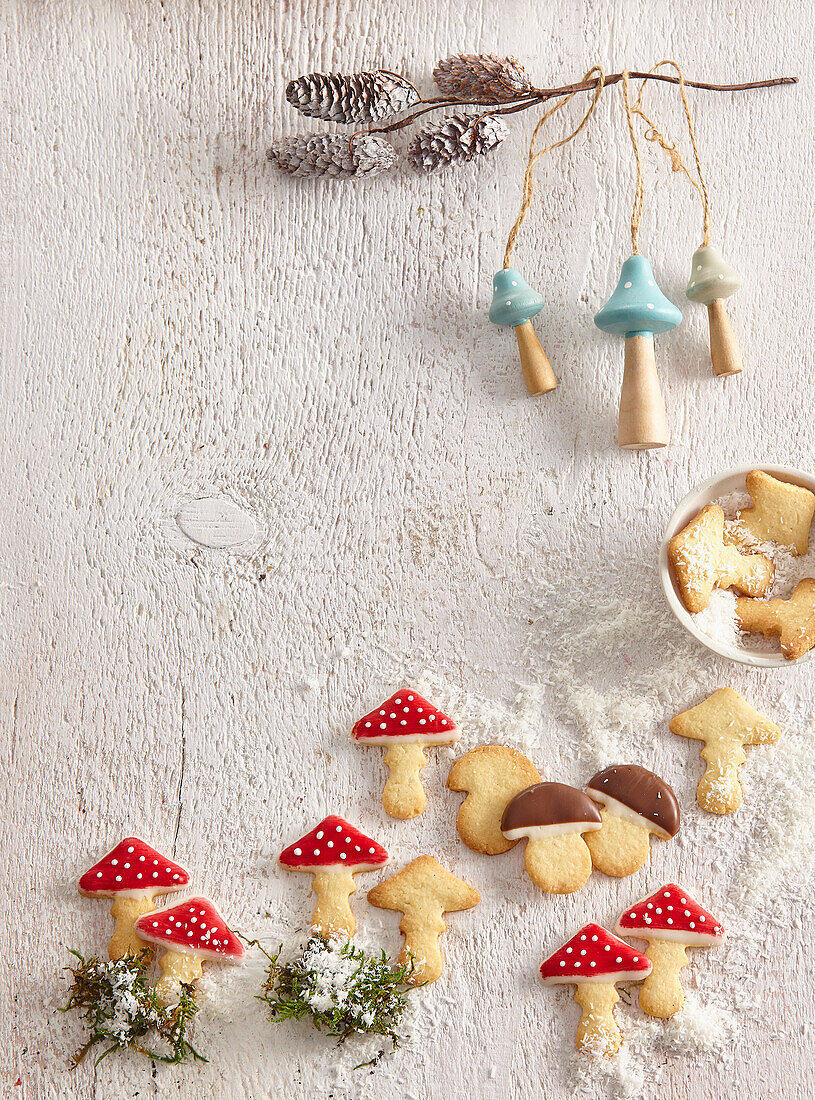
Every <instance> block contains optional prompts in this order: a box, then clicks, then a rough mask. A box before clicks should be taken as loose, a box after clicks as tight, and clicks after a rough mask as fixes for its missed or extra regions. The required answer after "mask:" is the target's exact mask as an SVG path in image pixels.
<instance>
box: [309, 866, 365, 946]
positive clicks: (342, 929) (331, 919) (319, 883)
mask: <svg viewBox="0 0 815 1100" xmlns="http://www.w3.org/2000/svg"><path fill="white" fill-rule="evenodd" d="M311 888H312V890H313V891H314V893H315V894H316V895H317V906H316V908H315V910H314V916H313V917H312V918H311V927H312V928H313V929H314V931H315V932H320V933H321V934H322V935H323V936H327V937H328V938H329V939H336V938H339V937H341V936H344V937H346V939H349V940H350V938H351V937H352V936H353V934H354V931H355V929H356V926H357V922H356V920H355V919H354V914H353V913H352V912H351V906H350V905H349V904H348V898H349V897H350V896H351V894H353V893H354V891H355V890H356V888H357V887H356V883H355V882H354V876H353V875H352V874H351V872H350V871H315V872H314V880H313V882H312V884H311Z"/></svg>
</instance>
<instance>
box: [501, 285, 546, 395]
mask: <svg viewBox="0 0 815 1100" xmlns="http://www.w3.org/2000/svg"><path fill="white" fill-rule="evenodd" d="M492 290H493V296H492V305H491V306H490V320H491V321H492V323H493V324H494V325H512V326H513V328H514V329H515V336H516V339H517V341H518V352H519V354H520V357H521V370H522V371H523V375H524V382H526V388H527V390H529V392H530V393H531V394H532V395H533V396H535V395H537V394H541V393H548V392H549V391H550V390H553V389H555V388H556V386H557V379H556V378H555V372H554V371H553V370H552V365H551V363H550V362H549V360H548V359H547V358H546V352H545V351H544V350H543V348H542V347H541V344H540V340H538V337H537V335H536V333H535V330H534V328H533V327H532V318H533V317H536V316H537V314H539V313H540V311H541V310H542V309H543V298H542V297H541V296H540V294H538V292H537V291H536V290H533V289H532V287H531V286H530V285H529V284H528V283H527V282H526V281H525V280H524V279H523V278H522V277H521V275H520V273H519V272H518V271H516V270H515V268H514V267H504V268H502V269H501V270H500V271H498V272H496V274H495V275H494V276H493V280H492Z"/></svg>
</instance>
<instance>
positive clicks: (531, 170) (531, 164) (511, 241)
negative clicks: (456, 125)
mask: <svg viewBox="0 0 815 1100" xmlns="http://www.w3.org/2000/svg"><path fill="white" fill-rule="evenodd" d="M594 76H596V77H597V84H596V85H595V88H594V92H593V94H592V98H591V103H589V106H588V108H587V110H586V113H585V114H584V115H583V118H582V119H581V120H580V123H579V125H578V126H576V127H575V129H574V130H572V132H571V133H570V134H569V135H568V136H567V137H564V138H560V140H559V141H553V142H552V144H551V145H547V146H546V148H545V149H537V150H536V148H535V146H536V144H537V140H538V134H539V133H540V132H541V130H542V129H543V127H544V126H545V125H546V123H547V122H548V121H549V119H550V118H551V117H552V115H553V114H555V112H556V111H559V110H560V108H561V107H565V106H566V104H567V103H568V102H569V100H571V99H574V97H575V96H576V95H577V92H570V93H569V95H565V96H563V97H562V98H561V99H559V100H558V101H557V102H556V103H555V105H554V106H553V107H550V108H549V110H548V111H546V112H545V113H544V114H543V115H542V116H541V118H540V120H539V122H538V124H537V126H536V127H535V129H534V130H533V132H532V139H531V141H530V142H529V156H528V157H527V161H526V169H525V170H524V182H523V197H522V199H521V208H520V210H519V211H518V217H517V218H516V219H515V224H514V225H513V226H512V229H510V231H509V236H508V237H507V245H506V248H505V250H504V267H509V261H510V257H511V256H512V250H513V249H514V247H515V242H516V241H517V240H518V234H519V232H520V229H521V226H522V225H523V223H524V219H525V218H526V215H527V214H528V213H529V208H530V206H531V205H532V195H533V192H534V188H535V165H536V164H537V162H538V161H539V160H540V158H541V157H543V156H545V155H546V154H547V153H551V152H552V150H553V149H559V148H560V146H561V145H566V144H567V143H568V142H570V141H572V139H573V138H576V137H577V135H578V134H579V133H580V132H581V130H583V129H584V127H585V126H586V124H587V123H588V121H589V119H590V118H591V116H592V115H593V114H594V108H595V107H596V106H597V101H598V100H599V99H600V95H601V93H602V91H603V87H604V85H605V80H606V78H605V73H604V72H603V70H602V68H601V67H600V66H599V65H594V66H592V68H591V69H589V71H588V72H587V73H586V75H585V76H584V77H583V83H585V82H586V81H587V80H590V79H591V78H592V77H594Z"/></svg>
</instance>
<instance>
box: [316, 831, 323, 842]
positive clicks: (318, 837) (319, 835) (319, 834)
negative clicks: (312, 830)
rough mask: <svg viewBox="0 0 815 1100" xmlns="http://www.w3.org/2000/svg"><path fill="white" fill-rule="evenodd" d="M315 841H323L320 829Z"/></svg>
mask: <svg viewBox="0 0 815 1100" xmlns="http://www.w3.org/2000/svg"><path fill="white" fill-rule="evenodd" d="M317 839H318V840H322V839H323V830H322V829H320V831H319V833H317Z"/></svg>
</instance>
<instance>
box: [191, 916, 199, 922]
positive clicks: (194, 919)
mask: <svg viewBox="0 0 815 1100" xmlns="http://www.w3.org/2000/svg"><path fill="white" fill-rule="evenodd" d="M197 923H198V917H190V924H197Z"/></svg>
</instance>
